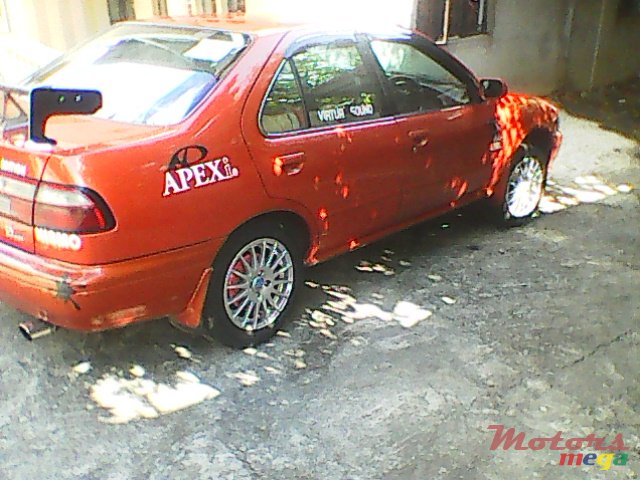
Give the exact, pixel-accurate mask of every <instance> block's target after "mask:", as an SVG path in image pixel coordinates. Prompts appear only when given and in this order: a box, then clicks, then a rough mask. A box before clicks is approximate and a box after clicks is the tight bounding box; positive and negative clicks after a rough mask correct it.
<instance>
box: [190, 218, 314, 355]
mask: <svg viewBox="0 0 640 480" xmlns="http://www.w3.org/2000/svg"><path fill="white" fill-rule="evenodd" d="M301 269H302V255H301V252H300V249H299V248H297V239H295V238H291V236H290V234H289V233H288V232H286V231H285V230H284V228H282V227H281V226H263V227H259V226H258V227H257V228H256V227H252V228H249V229H245V230H242V231H240V232H238V233H236V234H234V235H233V236H232V237H231V238H230V239H229V241H228V242H227V244H226V245H225V246H224V247H223V248H222V250H221V251H220V253H219V254H218V256H217V258H216V260H215V262H214V268H213V278H212V281H211V285H210V286H209V291H208V292H207V300H206V303H205V307H204V311H203V316H202V326H203V327H204V330H205V331H206V333H207V334H210V335H211V336H213V337H215V338H216V339H218V340H220V341H221V342H222V343H224V344H226V345H229V346H232V347H246V346H249V345H257V344H259V343H262V342H264V341H266V340H267V339H269V338H270V337H271V336H272V335H273V334H274V333H275V332H276V331H277V329H278V328H280V327H281V326H282V324H283V323H284V322H285V320H286V314H287V312H288V310H289V308H290V306H291V304H292V303H293V298H294V295H295V293H296V290H297V287H298V285H299V283H300V276H301Z"/></svg>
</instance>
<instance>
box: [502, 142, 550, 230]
mask: <svg viewBox="0 0 640 480" xmlns="http://www.w3.org/2000/svg"><path fill="white" fill-rule="evenodd" d="M532 161H534V162H535V163H537V164H538V165H539V168H540V170H541V191H540V194H539V197H538V199H537V201H536V202H535V206H534V207H533V208H532V209H529V208H526V209H525V210H524V213H523V212H517V213H518V214H514V211H513V207H512V206H510V204H509V196H510V193H511V192H512V191H513V181H512V180H513V177H514V172H516V170H517V169H519V168H523V165H525V163H524V162H532ZM547 163H548V155H546V154H545V153H544V152H543V151H542V150H541V149H539V148H538V147H536V146H533V145H526V144H523V145H522V146H520V148H519V149H518V150H517V151H516V153H515V154H514V156H513V160H512V161H511V166H510V168H509V170H508V172H507V173H506V174H505V175H503V176H502V178H501V180H500V183H498V185H497V186H496V191H495V193H494V195H493V197H492V198H491V204H492V211H493V214H492V217H493V218H494V219H495V220H496V221H497V222H498V223H499V224H500V225H502V226H506V227H515V226H521V225H524V224H526V223H528V222H529V221H531V219H532V218H534V217H535V216H536V214H537V213H538V209H539V207H540V201H541V200H542V196H543V195H544V190H545V187H546V184H547Z"/></svg>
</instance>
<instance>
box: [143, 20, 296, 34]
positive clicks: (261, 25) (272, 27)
mask: <svg viewBox="0 0 640 480" xmlns="http://www.w3.org/2000/svg"><path fill="white" fill-rule="evenodd" d="M142 22H143V23H154V24H168V25H175V26H180V25H187V26H194V27H206V28H219V29H221V30H230V31H234V32H242V33H251V34H253V35H257V36H265V35H269V34H273V33H283V32H287V31H290V30H296V29H303V28H304V27H305V24H303V23H286V22H280V21H276V20H273V19H269V18H262V17H251V16H244V15H243V16H229V17H219V16H216V15H190V16H179V17H151V18H149V19H145V20H142Z"/></svg>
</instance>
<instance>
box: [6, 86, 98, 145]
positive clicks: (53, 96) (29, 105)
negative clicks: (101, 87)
mask: <svg viewBox="0 0 640 480" xmlns="http://www.w3.org/2000/svg"><path fill="white" fill-rule="evenodd" d="M20 97H24V98H23V99H22V101H20ZM25 99H26V101H25ZM25 103H26V105H25ZM100 108H102V94H101V93H100V92H98V91H97V90H74V89H61V88H49V87H38V88H33V89H27V88H22V87H14V86H10V85H3V84H0V132H1V131H2V130H3V129H4V128H7V127H9V128H11V127H14V126H18V125H24V124H25V123H26V124H27V126H28V132H29V134H28V136H29V139H30V140H33V141H34V142H38V143H48V144H51V145H55V143H56V141H55V140H54V139H52V138H49V137H47V136H46V135H45V128H46V126H47V120H49V118H51V117H53V116H56V115H90V114H92V113H95V112H97V111H98V110H100Z"/></svg>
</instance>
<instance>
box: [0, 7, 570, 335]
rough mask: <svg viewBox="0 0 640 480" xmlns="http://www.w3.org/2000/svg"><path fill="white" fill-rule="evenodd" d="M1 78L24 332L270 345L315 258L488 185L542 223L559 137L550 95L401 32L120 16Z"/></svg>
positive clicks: (6, 267) (1, 184)
mask: <svg viewBox="0 0 640 480" xmlns="http://www.w3.org/2000/svg"><path fill="white" fill-rule="evenodd" d="M0 92H2V93H1V98H4V101H3V102H2V104H3V105H4V109H3V111H2V115H3V116H2V118H3V119H4V122H3V124H2V129H1V135H0V299H1V300H2V301H4V302H6V303H8V304H10V305H13V306H15V307H16V308H18V309H20V310H22V311H25V312H27V313H29V314H31V315H32V316H33V317H35V318H37V319H39V320H38V321H36V320H35V319H34V323H33V325H30V326H28V327H25V330H26V333H27V334H29V335H31V334H33V333H34V331H35V332H37V329H38V328H39V326H41V325H55V326H60V327H66V328H71V329H78V330H90V331H95V330H103V329H108V328H113V327H120V326H123V325H126V324H130V323H132V322H136V321H141V320H148V319H153V318H159V317H166V316H169V317H171V318H173V320H174V321H175V322H178V323H180V324H182V325H184V326H186V327H190V328H192V329H194V331H198V332H201V333H203V334H206V335H212V336H214V337H217V338H219V339H220V340H221V341H223V342H225V343H227V344H230V345H234V346H245V345H249V344H256V343H259V342H262V341H264V340H266V339H267V338H269V337H270V336H271V335H272V334H273V333H274V332H275V331H276V330H277V329H278V328H279V327H280V326H281V325H282V323H283V322H284V321H285V319H286V316H287V311H288V310H289V307H290V306H291V303H292V300H293V298H294V295H295V293H296V290H297V288H298V286H299V284H300V281H301V279H302V271H301V269H302V268H303V266H304V265H305V264H306V265H313V264H315V263H317V262H321V261H323V260H326V259H328V258H330V257H333V256H335V255H338V254H340V253H343V252H346V251H349V250H352V249H354V248H357V247H360V246H362V245H365V244H367V243H370V242H372V241H374V240H376V239H378V238H381V237H383V236H385V235H388V234H389V233H391V232H395V231H398V230H400V229H404V228H406V227H408V226H410V225H412V224H415V223H418V222H421V221H423V220H425V219H427V218H431V217H434V216H437V215H440V214H442V213H444V212H446V211H448V210H451V209H454V208H458V207H460V206H462V205H465V204H468V203H470V202H472V201H475V200H481V199H485V201H487V203H488V204H490V205H491V206H492V208H494V209H495V211H496V212H498V215H499V216H500V218H501V219H503V220H504V221H506V222H508V223H512V224H517V223H521V222H523V221H525V220H527V219H529V218H531V216H532V215H533V214H534V213H535V212H536V210H537V207H538V203H539V201H540V198H541V196H542V194H543V191H544V186H545V180H546V173H547V169H548V167H549V164H550V162H551V161H552V160H553V158H554V156H555V155H556V152H557V150H558V148H559V145H560V142H561V135H560V133H559V131H558V111H557V110H556V108H554V107H553V106H552V105H550V104H549V103H547V102H546V101H544V100H542V99H539V98H533V97H527V96H523V95H513V94H508V93H507V89H506V86H505V85H504V84H503V83H502V82H501V81H499V80H482V81H479V80H478V79H476V77H475V76H474V75H473V74H472V73H471V72H470V71H469V70H468V69H467V68H466V67H465V66H463V65H462V64H461V63H460V62H459V61H457V60H456V59H455V58H453V57H452V56H451V55H449V54H448V53H446V52H445V51H444V50H442V49H440V48H439V47H437V46H436V45H434V44H433V43H432V42H430V41H429V40H427V39H426V38H425V37H424V36H422V35H420V34H418V33H414V32H411V31H407V30H400V29H394V30H388V31H330V30H322V29H316V28H312V27H309V26H296V27H291V26H274V25H267V24H264V23H262V24H258V23H252V22H250V21H246V22H223V21H218V20H217V19H213V18H198V17H196V18H189V19H180V20H162V23H123V24H119V25H117V26H115V27H114V28H112V29H111V30H109V31H108V32H107V33H105V34H104V35H102V36H100V37H98V38H96V39H94V40H92V41H90V42H89V43H87V44H85V45H84V46H82V47H80V48H78V49H76V50H74V51H72V52H70V53H69V54H67V55H65V56H63V57H62V58H60V59H59V60H57V61H55V62H54V63H53V64H51V65H49V66H47V67H45V68H44V69H42V70H40V71H38V72H36V73H35V74H34V75H33V76H32V77H31V78H30V79H28V80H27V82H26V84H25V86H24V87H22V88H11V87H0ZM29 100H30V101H29ZM45 129H46V132H45ZM45 133H46V135H45ZM40 322H44V324H40ZM34 328H35V329H36V330H34V331H31V330H30V329H34Z"/></svg>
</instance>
